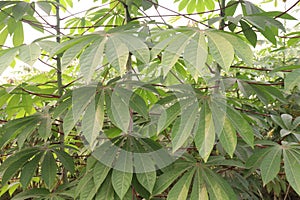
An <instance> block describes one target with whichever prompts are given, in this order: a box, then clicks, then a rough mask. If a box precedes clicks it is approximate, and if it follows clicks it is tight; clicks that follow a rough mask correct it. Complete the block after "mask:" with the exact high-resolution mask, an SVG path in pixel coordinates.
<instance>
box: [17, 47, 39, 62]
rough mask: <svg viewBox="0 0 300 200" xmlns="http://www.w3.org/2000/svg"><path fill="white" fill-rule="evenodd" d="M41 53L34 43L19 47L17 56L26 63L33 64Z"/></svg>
mask: <svg viewBox="0 0 300 200" xmlns="http://www.w3.org/2000/svg"><path fill="white" fill-rule="evenodd" d="M40 54H41V49H40V47H39V46H38V45H37V44H35V43H32V44H29V45H24V46H21V47H20V54H19V58H20V60H22V61H23V62H25V63H27V64H28V65H33V64H34V63H35V62H36V61H37V59H38V58H39V56H40Z"/></svg>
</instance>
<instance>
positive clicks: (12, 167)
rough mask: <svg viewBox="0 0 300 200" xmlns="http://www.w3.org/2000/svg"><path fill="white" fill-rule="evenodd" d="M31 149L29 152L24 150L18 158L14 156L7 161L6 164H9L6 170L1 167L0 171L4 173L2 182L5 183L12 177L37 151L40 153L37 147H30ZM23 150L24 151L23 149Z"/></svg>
mask: <svg viewBox="0 0 300 200" xmlns="http://www.w3.org/2000/svg"><path fill="white" fill-rule="evenodd" d="M28 150H30V151H29V152H26V153H25V152H24V154H23V155H20V154H19V157H18V159H15V156H14V158H12V159H11V160H9V161H6V163H5V164H6V165H8V167H7V168H5V169H4V170H3V169H2V167H1V169H0V172H3V175H2V183H3V184H5V183H6V182H7V181H8V180H9V179H11V178H12V176H13V175H15V174H16V173H17V172H18V171H19V169H20V168H22V167H23V166H24V164H25V163H26V162H27V161H28V160H29V159H30V158H31V157H33V156H34V155H35V154H36V153H38V150H37V149H28ZM21 152H22V151H21ZM3 165H4V164H3Z"/></svg>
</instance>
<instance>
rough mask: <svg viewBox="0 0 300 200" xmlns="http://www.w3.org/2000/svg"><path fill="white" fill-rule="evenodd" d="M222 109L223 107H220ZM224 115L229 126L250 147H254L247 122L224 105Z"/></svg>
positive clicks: (251, 133)
mask: <svg viewBox="0 0 300 200" xmlns="http://www.w3.org/2000/svg"><path fill="white" fill-rule="evenodd" d="M222 107H223V106H222ZM223 108H225V109H226V110H225V111H226V114H227V117H228V119H229V120H230V122H231V124H232V125H233V127H234V128H235V130H236V131H237V132H238V134H240V135H241V137H242V139H243V140H244V141H245V142H246V143H247V144H248V145H250V146H251V147H253V145H254V132H253V129H252V127H251V126H250V124H249V123H248V122H247V120H246V119H245V118H244V117H243V116H242V115H241V114H240V113H239V112H238V111H236V110H234V109H233V108H232V107H230V106H229V105H224V107H223Z"/></svg>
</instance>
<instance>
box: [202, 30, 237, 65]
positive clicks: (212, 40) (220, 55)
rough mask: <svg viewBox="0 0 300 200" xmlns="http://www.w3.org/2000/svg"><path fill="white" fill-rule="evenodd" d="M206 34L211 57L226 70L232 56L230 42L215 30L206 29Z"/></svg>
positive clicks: (232, 51) (232, 49)
mask: <svg viewBox="0 0 300 200" xmlns="http://www.w3.org/2000/svg"><path fill="white" fill-rule="evenodd" d="M205 34H206V35H207V36H208V38H209V40H208V47H209V52H210V53H211V55H212V57H213V59H214V60H215V61H216V62H217V63H218V64H219V65H220V66H221V67H222V68H224V69H225V71H228V70H229V68H230V65H231V63H232V61H233V58H234V48H233V46H232V44H231V43H230V42H229V41H228V40H227V39H226V38H224V37H223V36H222V34H219V33H218V32H216V31H206V32H205Z"/></svg>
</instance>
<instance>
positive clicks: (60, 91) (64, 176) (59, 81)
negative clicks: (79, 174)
mask: <svg viewBox="0 0 300 200" xmlns="http://www.w3.org/2000/svg"><path fill="white" fill-rule="evenodd" d="M56 2H57V5H56V8H55V9H56V26H55V30H56V42H57V43H60V42H61V38H60V28H61V27H60V26H61V25H60V13H59V12H60V8H59V4H60V0H56ZM61 57H62V55H61V54H58V55H57V57H56V69H57V70H56V71H57V90H58V94H59V96H62V95H63V90H64V88H63V84H62V71H61V70H62V69H61ZM58 120H62V119H61V118H59V119H58ZM58 132H59V133H63V125H62V123H59V125H58ZM64 141H65V136H64V134H60V135H59V143H60V144H61V147H60V150H62V151H64V150H65V149H64V146H63V144H64ZM62 181H63V183H67V182H68V178H67V171H66V169H65V168H64V167H62Z"/></svg>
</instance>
